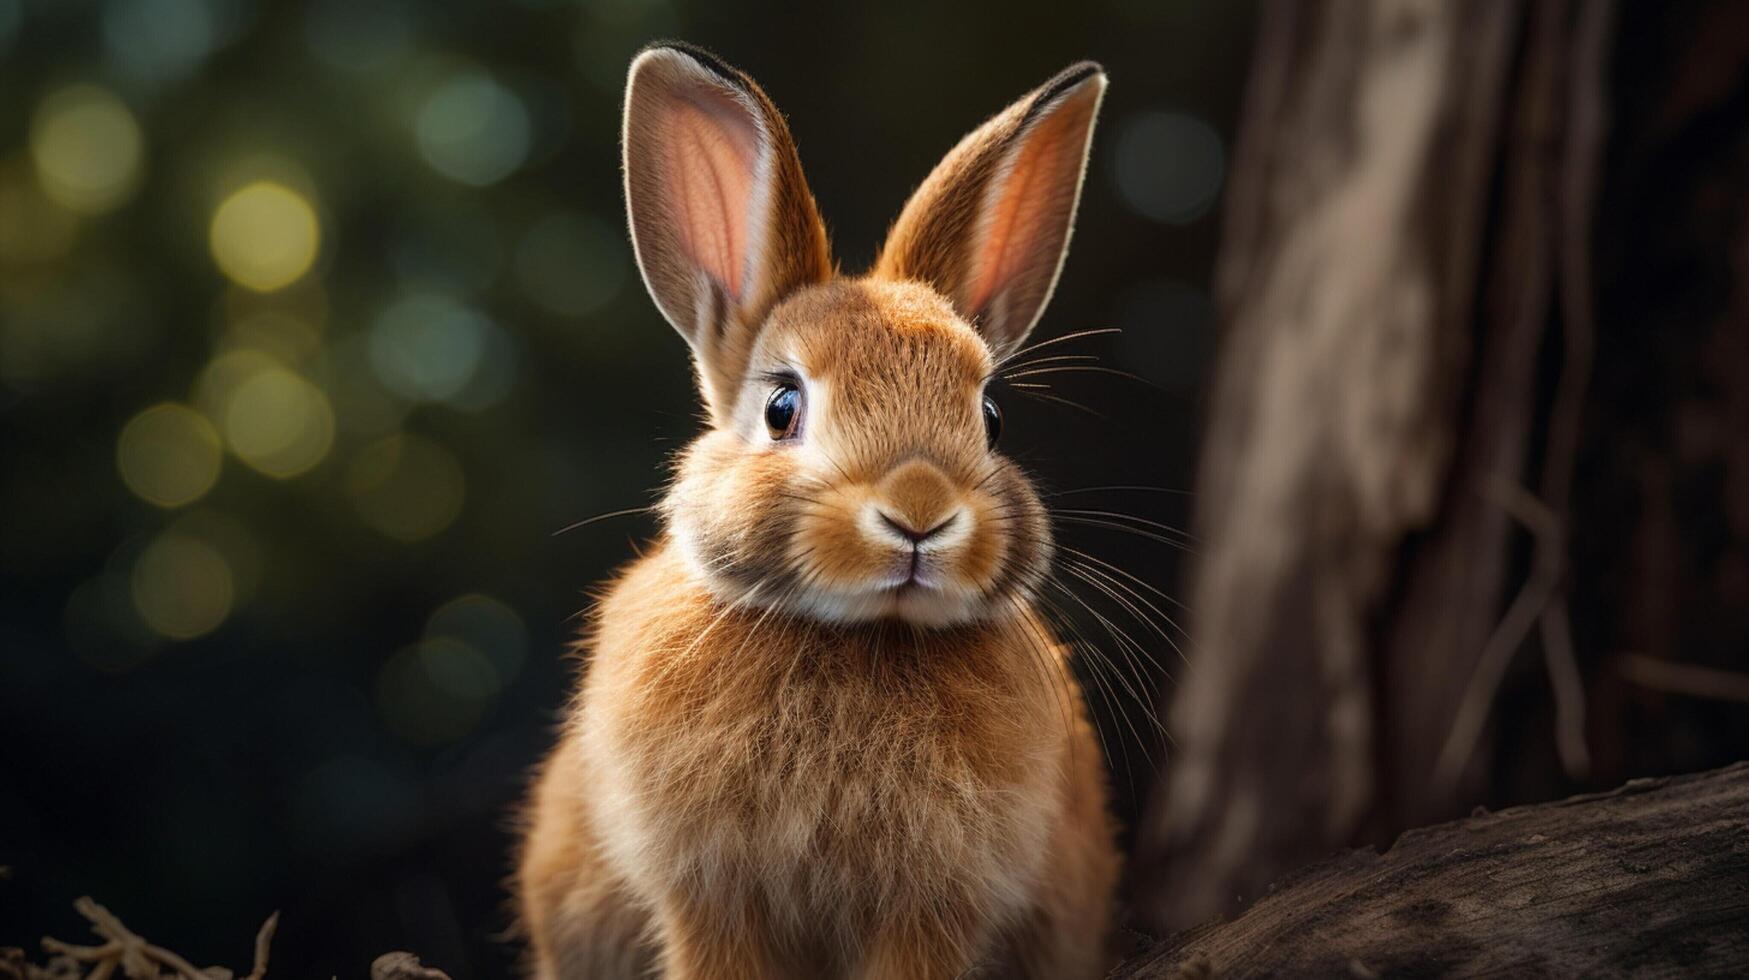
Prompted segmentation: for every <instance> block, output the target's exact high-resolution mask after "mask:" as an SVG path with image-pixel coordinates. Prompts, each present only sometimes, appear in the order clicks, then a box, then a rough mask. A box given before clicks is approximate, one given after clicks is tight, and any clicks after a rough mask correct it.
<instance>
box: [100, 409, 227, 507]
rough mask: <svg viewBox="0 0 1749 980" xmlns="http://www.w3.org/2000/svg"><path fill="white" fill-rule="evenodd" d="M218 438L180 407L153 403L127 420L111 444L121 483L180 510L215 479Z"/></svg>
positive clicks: (203, 422)
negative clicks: (113, 443)
mask: <svg viewBox="0 0 1749 980" xmlns="http://www.w3.org/2000/svg"><path fill="white" fill-rule="evenodd" d="M221 459H222V447H221V446H220V443H219V434H218V432H217V430H215V429H214V428H213V426H212V423H210V422H208V421H207V420H206V418H205V417H204V416H202V415H201V414H200V413H199V412H196V411H195V410H194V409H192V408H189V407H187V406H185V405H177V404H174V403H171V402H164V403H162V404H158V405H153V406H152V407H151V408H148V409H146V410H145V411H143V412H141V413H140V414H138V415H136V416H134V417H133V418H131V419H129V420H128V423H127V425H125V426H123V427H122V430H121V436H120V438H118V439H117V440H116V447H115V462H116V468H117V469H119V470H120V471H121V478H122V482H123V483H126V484H127V487H128V489H129V490H132V491H133V492H134V494H135V495H137V496H138V497H140V498H141V499H142V500H146V501H148V502H150V503H154V504H157V505H158V506H159V507H181V506H183V505H184V504H189V503H193V502H194V501H196V500H199V499H200V498H201V497H203V496H205V495H206V492H207V491H208V490H211V489H212V487H213V484H214V483H217V482H218V479H219V465H220V461H221Z"/></svg>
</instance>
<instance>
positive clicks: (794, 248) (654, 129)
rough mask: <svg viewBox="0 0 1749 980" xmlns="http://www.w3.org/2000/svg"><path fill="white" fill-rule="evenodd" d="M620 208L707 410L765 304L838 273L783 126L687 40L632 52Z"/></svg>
mask: <svg viewBox="0 0 1749 980" xmlns="http://www.w3.org/2000/svg"><path fill="white" fill-rule="evenodd" d="M624 139H625V190H626V211H627V213H628V217H629V219H630V223H631V231H632V245H633V248H634V249H635V250H636V252H637V257H638V268H639V270H640V271H641V272H642V273H643V275H644V283H645V285H647V286H648V287H649V290H650V295H651V297H652V298H654V299H655V301H656V306H657V307H658V308H659V309H661V311H662V315H663V316H665V317H667V318H668V322H669V323H672V324H673V325H674V328H675V329H676V330H678V331H680V335H681V336H683V337H685V338H686V341H687V343H688V344H691V345H692V350H693V355H694V357H695V358H696V359H697V362H698V375H699V384H700V386H701V387H702V388H703V389H704V398H705V402H706V406H707V407H708V408H709V409H710V411H711V413H712V414H713V415H720V414H721V413H722V412H725V411H727V409H728V407H729V405H728V403H729V402H731V401H732V400H733V397H734V396H733V391H734V388H735V386H736V385H737V384H738V382H739V381H740V378H741V374H742V372H743V371H745V370H746V366H747V358H748V355H749V352H750V350H751V348H752V343H753V337H754V335H755V334H756V333H757V332H758V330H759V326H760V324H761V322H762V321H763V320H764V318H765V315H766V313H768V312H769V311H770V309H771V307H772V306H773V305H775V304H776V303H777V301H778V300H780V299H783V298H784V296H786V295H788V294H789V293H791V292H793V291H794V290H796V289H798V288H800V287H802V286H805V285H808V284H810V283H816V282H822V281H824V280H826V279H828V278H830V277H831V275H832V259H831V255H830V252H829V251H828V249H827V246H826V228H825V225H823V224H822V223H821V221H820V213H819V211H818V210H816V208H815V206H814V197H813V195H812V194H811V193H809V191H808V185H807V182H806V180H804V179H803V177H802V165H801V161H800V159H799V158H798V157H797V156H796V148H795V143H794V142H793V141H792V140H791V138H790V133H789V127H788V126H786V125H785V124H784V121H783V116H782V115H780V114H779V113H778V111H777V108H776V107H775V106H773V105H772V103H771V100H770V99H769V98H767V97H766V95H765V93H764V92H763V91H761V90H760V88H759V86H758V85H756V84H754V82H753V80H752V79H751V78H749V77H747V76H746V75H745V74H743V73H742V72H740V71H737V70H736V69H734V68H731V67H729V66H728V65H726V64H724V63H723V62H722V61H720V60H718V59H717V58H716V57H715V56H714V55H711V54H710V53H708V52H706V51H704V50H702V49H699V48H695V47H692V46H691V45H684V44H660V45H653V46H651V47H649V48H646V49H645V50H644V51H643V53H641V54H639V55H638V57H637V58H636V60H634V61H633V62H632V68H631V74H630V77H629V78H628V79H627V82H626V105H625V134H624Z"/></svg>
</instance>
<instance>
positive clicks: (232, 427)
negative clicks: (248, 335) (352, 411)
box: [222, 365, 334, 479]
mask: <svg viewBox="0 0 1749 980" xmlns="http://www.w3.org/2000/svg"><path fill="white" fill-rule="evenodd" d="M222 428H223V430H224V434H225V442H226V443H227V444H228V445H229V446H230V447H231V451H232V452H235V453H236V454H237V456H238V457H239V458H240V459H242V460H243V462H245V463H248V464H249V465H250V466H252V467H254V468H255V469H257V470H260V471H261V472H263V473H265V474H267V475H268V476H272V477H278V478H280V479H286V478H289V477H293V476H297V475H298V474H300V473H303V472H305V471H307V470H309V469H310V468H311V467H313V466H315V465H316V464H317V463H319V462H321V461H322V458H323V457H324V456H327V455H328V450H329V449H331V448H332V447H333V445H334V412H333V409H332V408H331V407H329V404H328V397H327V396H326V395H324V394H323V393H322V390H321V389H320V388H317V387H316V386H315V385H313V384H311V383H310V382H309V381H308V380H306V379H305V378H304V377H302V376H301V375H299V374H298V373H297V372H295V371H292V370H291V369H289V368H285V367H280V366H278V365H275V366H273V367H268V368H265V369H263V370H260V371H256V372H254V373H253V374H250V375H249V376H248V377H246V378H244V379H243V380H242V381H240V382H239V383H238V384H237V385H236V386H235V388H234V389H233V390H232V391H231V394H230V398H229V399H227V400H226V403H225V409H224V415H223V423H222Z"/></svg>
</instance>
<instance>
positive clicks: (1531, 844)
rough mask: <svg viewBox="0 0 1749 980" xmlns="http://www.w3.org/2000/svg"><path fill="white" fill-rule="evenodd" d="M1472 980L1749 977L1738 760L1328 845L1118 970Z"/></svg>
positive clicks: (1745, 765) (1748, 801)
mask: <svg viewBox="0 0 1749 980" xmlns="http://www.w3.org/2000/svg"><path fill="white" fill-rule="evenodd" d="M1482 974H1489V975H1499V976H1622V975H1634V976H1744V975H1749V762H1740V763H1737V764H1736V765H1733V766H1730V767H1727V768H1725V769H1720V770H1714V771H1712V772H1709V773H1702V774H1698V775H1690V776H1676V777H1671V778H1666V779H1639V780H1634V781H1632V782H1630V783H1627V784H1626V785H1624V786H1622V787H1621V788H1619V789H1617V790H1615V791H1613V792H1609V793H1601V794H1593V795H1589V796H1576V797H1573V798H1571V799H1567V800H1562V801H1560V802H1558V803H1544V804H1538V805H1534V806H1524V807H1515V808H1513V809H1510V810H1502V811H1500V812H1498V813H1478V814H1477V815H1476V816H1473V817H1471V818H1469V819H1467V820H1458V821H1454V822H1452V823H1446V824H1441V825H1438V826H1434V827H1428V828H1425V829H1421V830H1412V831H1409V832H1408V833H1406V834H1404V835H1403V836H1402V837H1401V838H1399V839H1398V840H1397V842H1396V844H1395V846H1393V847H1391V848H1390V850H1388V851H1386V852H1385V853H1383V854H1379V853H1376V852H1374V851H1372V850H1370V849H1366V850H1358V851H1350V852H1348V853H1345V854H1341V855H1338V856H1336V857H1333V858H1330V859H1328V860H1326V861H1323V862H1320V863H1318V864H1314V865H1312V866H1311V867H1308V868H1306V869H1304V870H1302V871H1300V872H1298V873H1296V874H1293V875H1291V876H1289V877H1287V878H1285V879H1283V880H1281V881H1279V882H1278V883H1277V884H1275V885H1274V886H1272V887H1271V888H1270V889H1269V891H1268V893H1267V894H1266V895H1264V896H1263V897H1261V898H1259V899H1258V900H1257V902H1256V904H1254V905H1252V906H1251V907H1250V908H1249V909H1248V910H1247V911H1245V912H1244V914H1242V915H1240V916H1239V917H1238V918H1236V919H1233V920H1231V921H1228V922H1218V923H1213V924H1207V925H1204V926H1201V927H1198V928H1194V929H1191V930H1188V931H1186V932H1183V933H1181V934H1179V935H1177V936H1174V937H1172V938H1171V939H1168V940H1165V941H1162V942H1159V943H1157V944H1155V945H1154V946H1153V947H1152V948H1150V949H1147V950H1146V951H1144V952H1142V953H1141V954H1139V955H1137V956H1134V957H1132V958H1131V959H1130V960H1129V961H1128V962H1127V963H1126V964H1125V965H1124V966H1123V967H1121V968H1120V969H1119V970H1118V971H1116V972H1115V973H1114V974H1113V977H1114V978H1128V980H1156V978H1164V977H1200V976H1220V977H1235V978H1237V977H1259V976H1348V977H1383V976H1414V977H1439V976H1458V975H1462V976H1475V975H1482Z"/></svg>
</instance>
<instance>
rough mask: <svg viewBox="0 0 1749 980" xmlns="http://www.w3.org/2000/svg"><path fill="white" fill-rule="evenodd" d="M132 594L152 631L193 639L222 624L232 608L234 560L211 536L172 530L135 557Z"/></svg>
mask: <svg viewBox="0 0 1749 980" xmlns="http://www.w3.org/2000/svg"><path fill="white" fill-rule="evenodd" d="M133 595H134V607H135V608H136V609H138V610H139V613H140V618H141V619H143V620H144V621H145V623H146V625H147V626H149V627H151V629H152V630H153V632H156V633H158V634H159V635H161V636H164V637H168V638H169V639H172V640H192V639H194V638H195V637H199V636H205V635H206V634H208V633H211V632H212V631H213V630H215V629H218V627H219V624H221V623H223V622H224V621H225V617H227V616H229V615H230V614H231V603H232V600H233V599H234V598H235V591H234V585H233V582H232V578H231V566H230V565H229V564H228V563H227V562H226V561H225V557H224V555H222V554H220V553H219V551H218V549H216V548H214V547H213V546H212V545H210V544H208V543H207V542H205V541H202V540H201V539H199V538H197V537H194V536H193V535H190V534H186V533H183V532H180V531H177V530H174V529H172V530H168V531H165V532H164V533H162V534H160V535H158V537H156V538H155V539H153V541H152V543H151V544H149V545H147V546H146V548H145V550H144V551H142V552H140V556H139V559H138V560H137V561H136V562H135V563H134V572H133Z"/></svg>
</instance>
